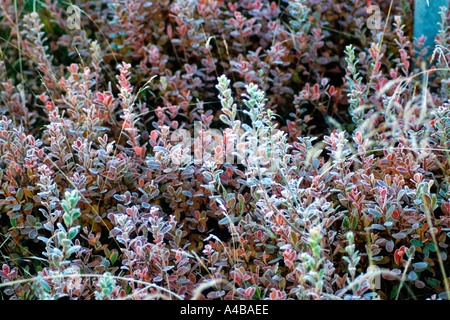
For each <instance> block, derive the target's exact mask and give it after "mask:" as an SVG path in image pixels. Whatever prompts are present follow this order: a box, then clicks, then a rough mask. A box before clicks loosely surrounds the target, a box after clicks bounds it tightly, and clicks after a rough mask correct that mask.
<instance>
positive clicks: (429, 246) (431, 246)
mask: <svg viewBox="0 0 450 320" xmlns="http://www.w3.org/2000/svg"><path fill="white" fill-rule="evenodd" d="M425 245H426V246H427V248H428V250H430V251H431V252H436V246H435V245H434V243H431V242H429V243H427V244H425Z"/></svg>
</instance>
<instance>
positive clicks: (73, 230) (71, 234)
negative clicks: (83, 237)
mask: <svg viewBox="0 0 450 320" xmlns="http://www.w3.org/2000/svg"><path fill="white" fill-rule="evenodd" d="M79 229H80V226H75V227H72V228H70V229H69V232H68V235H67V237H68V238H69V240H72V239H73V238H75V237H76V236H77V234H78V230H79Z"/></svg>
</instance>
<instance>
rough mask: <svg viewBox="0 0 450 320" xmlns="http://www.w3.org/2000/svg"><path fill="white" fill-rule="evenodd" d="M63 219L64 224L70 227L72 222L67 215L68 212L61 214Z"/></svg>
mask: <svg viewBox="0 0 450 320" xmlns="http://www.w3.org/2000/svg"><path fill="white" fill-rule="evenodd" d="M63 220H64V223H65V224H66V226H67V227H70V225H71V224H72V218H71V216H69V215H68V214H64V215H63Z"/></svg>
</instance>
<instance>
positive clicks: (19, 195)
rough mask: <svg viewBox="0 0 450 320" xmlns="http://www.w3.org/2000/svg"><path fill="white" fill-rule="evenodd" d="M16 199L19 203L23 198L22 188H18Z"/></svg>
mask: <svg viewBox="0 0 450 320" xmlns="http://www.w3.org/2000/svg"><path fill="white" fill-rule="evenodd" d="M16 198H17V201H19V202H20V201H21V200H22V198H23V189H22V188H19V190H17V193H16Z"/></svg>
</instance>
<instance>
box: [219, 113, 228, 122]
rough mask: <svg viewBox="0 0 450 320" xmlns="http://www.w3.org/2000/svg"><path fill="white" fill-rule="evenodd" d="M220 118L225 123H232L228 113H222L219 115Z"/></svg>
mask: <svg viewBox="0 0 450 320" xmlns="http://www.w3.org/2000/svg"><path fill="white" fill-rule="evenodd" d="M219 119H220V120H222V122H223V123H225V124H228V125H231V121H230V120H229V118H228V117H227V116H226V115H224V114H221V115H220V116H219Z"/></svg>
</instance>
